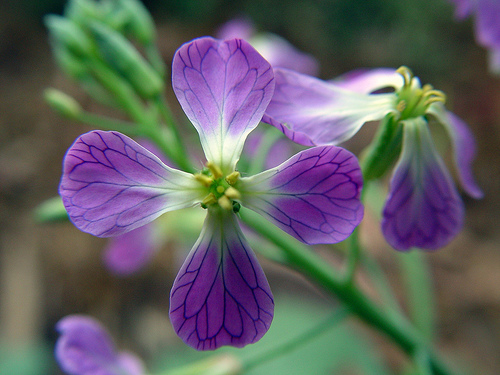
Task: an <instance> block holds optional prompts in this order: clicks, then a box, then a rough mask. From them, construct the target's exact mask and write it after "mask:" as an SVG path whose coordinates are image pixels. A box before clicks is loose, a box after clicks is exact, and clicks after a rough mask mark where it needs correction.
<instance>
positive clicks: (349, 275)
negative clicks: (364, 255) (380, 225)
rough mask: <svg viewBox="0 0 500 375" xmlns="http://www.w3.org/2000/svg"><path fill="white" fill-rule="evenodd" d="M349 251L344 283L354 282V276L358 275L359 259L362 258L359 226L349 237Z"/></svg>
mask: <svg viewBox="0 0 500 375" xmlns="http://www.w3.org/2000/svg"><path fill="white" fill-rule="evenodd" d="M347 241H348V243H349V252H348V254H347V260H346V262H345V270H344V275H343V278H344V283H345V284H353V283H354V281H355V280H354V276H355V275H356V269H357V268H358V264H359V260H360V258H361V247H360V245H359V228H356V229H355V230H354V231H353V232H352V234H351V236H350V237H349V238H348V240H347Z"/></svg>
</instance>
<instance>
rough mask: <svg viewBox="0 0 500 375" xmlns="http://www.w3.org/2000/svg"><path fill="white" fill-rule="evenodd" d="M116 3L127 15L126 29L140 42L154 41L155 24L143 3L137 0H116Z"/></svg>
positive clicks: (149, 42)
mask: <svg viewBox="0 0 500 375" xmlns="http://www.w3.org/2000/svg"><path fill="white" fill-rule="evenodd" d="M118 5H119V6H120V7H121V8H122V9H124V10H125V11H126V12H127V14H128V15H129V17H130V18H129V22H128V25H127V26H128V31H129V32H130V34H131V35H132V36H133V37H134V38H135V39H136V40H137V41H138V42H139V43H141V44H144V45H148V44H152V43H154V41H155V35H156V31H155V25H154V22H153V18H152V17H151V15H150V14H149V12H148V10H147V9H146V7H145V6H144V4H143V3H142V2H140V1H138V0H118Z"/></svg>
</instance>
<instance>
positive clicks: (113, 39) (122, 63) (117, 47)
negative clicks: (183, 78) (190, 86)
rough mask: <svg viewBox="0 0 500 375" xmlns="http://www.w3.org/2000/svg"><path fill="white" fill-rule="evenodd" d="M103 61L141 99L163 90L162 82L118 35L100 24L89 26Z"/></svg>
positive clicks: (123, 38)
mask: <svg viewBox="0 0 500 375" xmlns="http://www.w3.org/2000/svg"><path fill="white" fill-rule="evenodd" d="M90 29H91V32H92V34H93V35H94V37H95V39H96V42H97V46H98V49H99V51H100V53H101V55H102V57H103V59H104V60H105V61H106V62H107V63H108V64H109V65H110V66H111V67H113V68H114V69H116V70H117V71H118V72H119V73H120V74H121V75H122V76H123V77H124V78H125V79H126V80H127V81H128V82H129V83H130V84H131V85H132V86H133V87H134V89H135V90H136V91H137V93H138V94H139V95H140V96H142V97H143V98H151V97H154V96H156V95H158V94H159V93H160V92H161V91H162V90H163V80H162V79H161V78H160V76H159V75H158V74H157V73H156V71H155V70H154V69H153V68H152V67H151V66H150V65H149V64H148V63H147V62H146V60H145V59H144V58H143V57H142V56H141V55H140V54H139V52H138V51H137V50H136V49H135V48H134V47H133V45H132V44H131V43H130V42H129V41H128V40H127V39H126V38H125V37H124V36H123V35H121V34H120V33H118V32H117V31H115V30H113V29H111V28H110V27H108V26H107V25H105V24H103V23H100V22H92V23H91V25H90Z"/></svg>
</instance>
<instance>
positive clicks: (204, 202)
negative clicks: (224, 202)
mask: <svg viewBox="0 0 500 375" xmlns="http://www.w3.org/2000/svg"><path fill="white" fill-rule="evenodd" d="M214 203H217V198H216V197H215V195H214V193H210V194H208V195H207V196H206V197H205V198H203V200H202V201H201V204H202V205H205V206H208V205H211V204H214Z"/></svg>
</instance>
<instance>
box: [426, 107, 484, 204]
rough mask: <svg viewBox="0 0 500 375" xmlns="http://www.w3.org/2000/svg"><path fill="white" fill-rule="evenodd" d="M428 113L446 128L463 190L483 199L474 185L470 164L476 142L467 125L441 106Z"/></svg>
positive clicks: (473, 156)
mask: <svg viewBox="0 0 500 375" xmlns="http://www.w3.org/2000/svg"><path fill="white" fill-rule="evenodd" d="M429 113H431V114H433V115H434V116H436V118H437V119H438V120H439V122H440V123H441V124H443V126H444V127H445V128H446V130H447V131H448V134H449V135H450V137H451V140H452V144H453V156H454V160H455V166H456V168H457V171H458V177H459V179H460V183H461V184H462V187H463V188H464V190H465V191H466V192H467V194H469V195H470V196H471V197H473V198H476V199H479V198H482V197H483V192H482V190H481V188H480V187H479V186H478V185H477V184H476V181H475V179H474V176H473V173H472V162H473V161H474V158H475V157H476V142H475V140H474V135H473V134H472V132H471V131H470V129H469V127H468V126H467V124H466V123H465V122H464V121H463V120H462V119H461V118H460V117H458V116H457V115H455V114H453V113H452V112H449V111H446V109H445V108H444V107H443V106H442V105H438V104H433V105H432V106H431V107H430V108H429Z"/></svg>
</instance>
